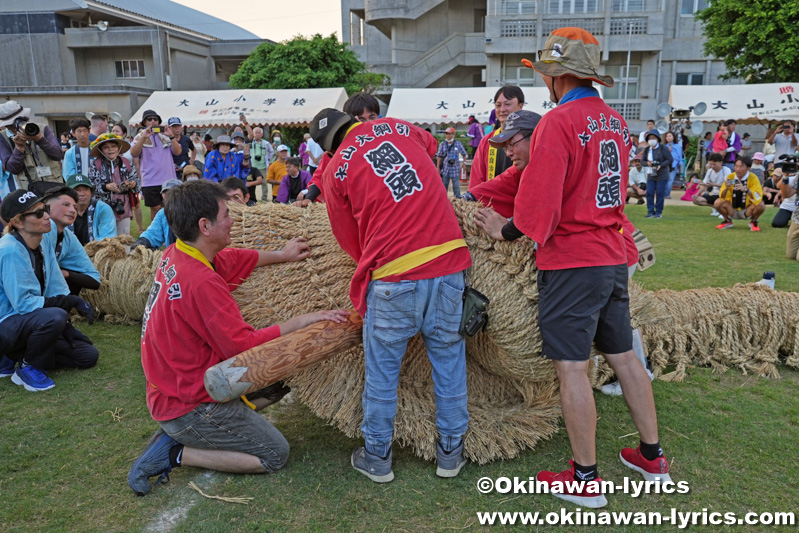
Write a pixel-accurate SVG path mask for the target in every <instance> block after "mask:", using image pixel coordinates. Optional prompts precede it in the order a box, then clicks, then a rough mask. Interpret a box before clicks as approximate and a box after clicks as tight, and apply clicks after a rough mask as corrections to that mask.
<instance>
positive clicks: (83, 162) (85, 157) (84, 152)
mask: <svg viewBox="0 0 799 533" xmlns="http://www.w3.org/2000/svg"><path fill="white" fill-rule="evenodd" d="M75 150H80V166H81V167H82V168H79V169H78V172H80V173H81V174H83V175H84V176H88V175H89V162H90V160H91V158H92V156H91V152H92V151H91V150H90V149H89V147H88V146H87V147H86V148H81V147H80V146H76V147H75ZM77 155H78V154H75V156H76V157H75V161H77V160H78V158H77Z"/></svg>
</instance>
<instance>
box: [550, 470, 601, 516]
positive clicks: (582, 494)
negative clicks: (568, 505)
mask: <svg viewBox="0 0 799 533" xmlns="http://www.w3.org/2000/svg"><path fill="white" fill-rule="evenodd" d="M569 465H571V468H569V469H568V470H564V471H563V472H548V471H546V470H542V471H541V472H539V473H538V474H536V476H535V478H536V479H537V480H538V481H540V482H542V483H546V484H547V485H548V486H549V493H550V494H552V495H553V496H554V497H556V498H560V499H561V500H566V501H567V502H572V503H576V504H577V505H580V506H582V507H591V508H593V509H596V508H597V507H604V506H606V505H607V504H608V500H607V498H605V495H604V494H602V479H601V478H596V479H595V480H594V481H579V480H577V479H575V477H574V461H569Z"/></svg>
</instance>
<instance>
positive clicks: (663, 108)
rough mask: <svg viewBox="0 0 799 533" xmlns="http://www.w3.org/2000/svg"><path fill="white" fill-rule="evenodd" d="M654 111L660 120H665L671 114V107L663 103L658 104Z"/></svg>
mask: <svg viewBox="0 0 799 533" xmlns="http://www.w3.org/2000/svg"><path fill="white" fill-rule="evenodd" d="M656 111H657V114H658V116H659V117H660V118H665V117H667V116H669V113H671V106H670V105H669V104H667V103H666V102H663V103H662V104H658V106H657V109H656Z"/></svg>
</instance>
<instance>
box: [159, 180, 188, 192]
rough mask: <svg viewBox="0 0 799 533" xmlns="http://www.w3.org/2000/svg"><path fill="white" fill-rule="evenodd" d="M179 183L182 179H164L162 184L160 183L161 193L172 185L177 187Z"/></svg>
mask: <svg viewBox="0 0 799 533" xmlns="http://www.w3.org/2000/svg"><path fill="white" fill-rule="evenodd" d="M181 183H183V182H182V181H180V180H179V179H173V180H166V181H165V182H164V184H163V185H161V192H162V193H163V192H166V191H168V190H169V189H171V188H172V187H177V186H178V185H180V184H181Z"/></svg>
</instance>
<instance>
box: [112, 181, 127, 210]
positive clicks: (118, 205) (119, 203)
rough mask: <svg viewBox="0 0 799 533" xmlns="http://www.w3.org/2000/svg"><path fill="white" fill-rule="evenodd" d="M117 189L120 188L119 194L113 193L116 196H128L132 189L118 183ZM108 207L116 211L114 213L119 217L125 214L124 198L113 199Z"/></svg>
mask: <svg viewBox="0 0 799 533" xmlns="http://www.w3.org/2000/svg"><path fill="white" fill-rule="evenodd" d="M117 187H119V192H118V193H113V194H114V195H120V194H127V193H128V191H129V190H131V188H132V187H128V186H127V185H125V184H124V183H118V184H117ZM108 205H109V206H111V209H113V210H114V213H116V214H117V215H124V214H125V200H124V199H123V198H113V199H112V200H111V201H110V202H108Z"/></svg>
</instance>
